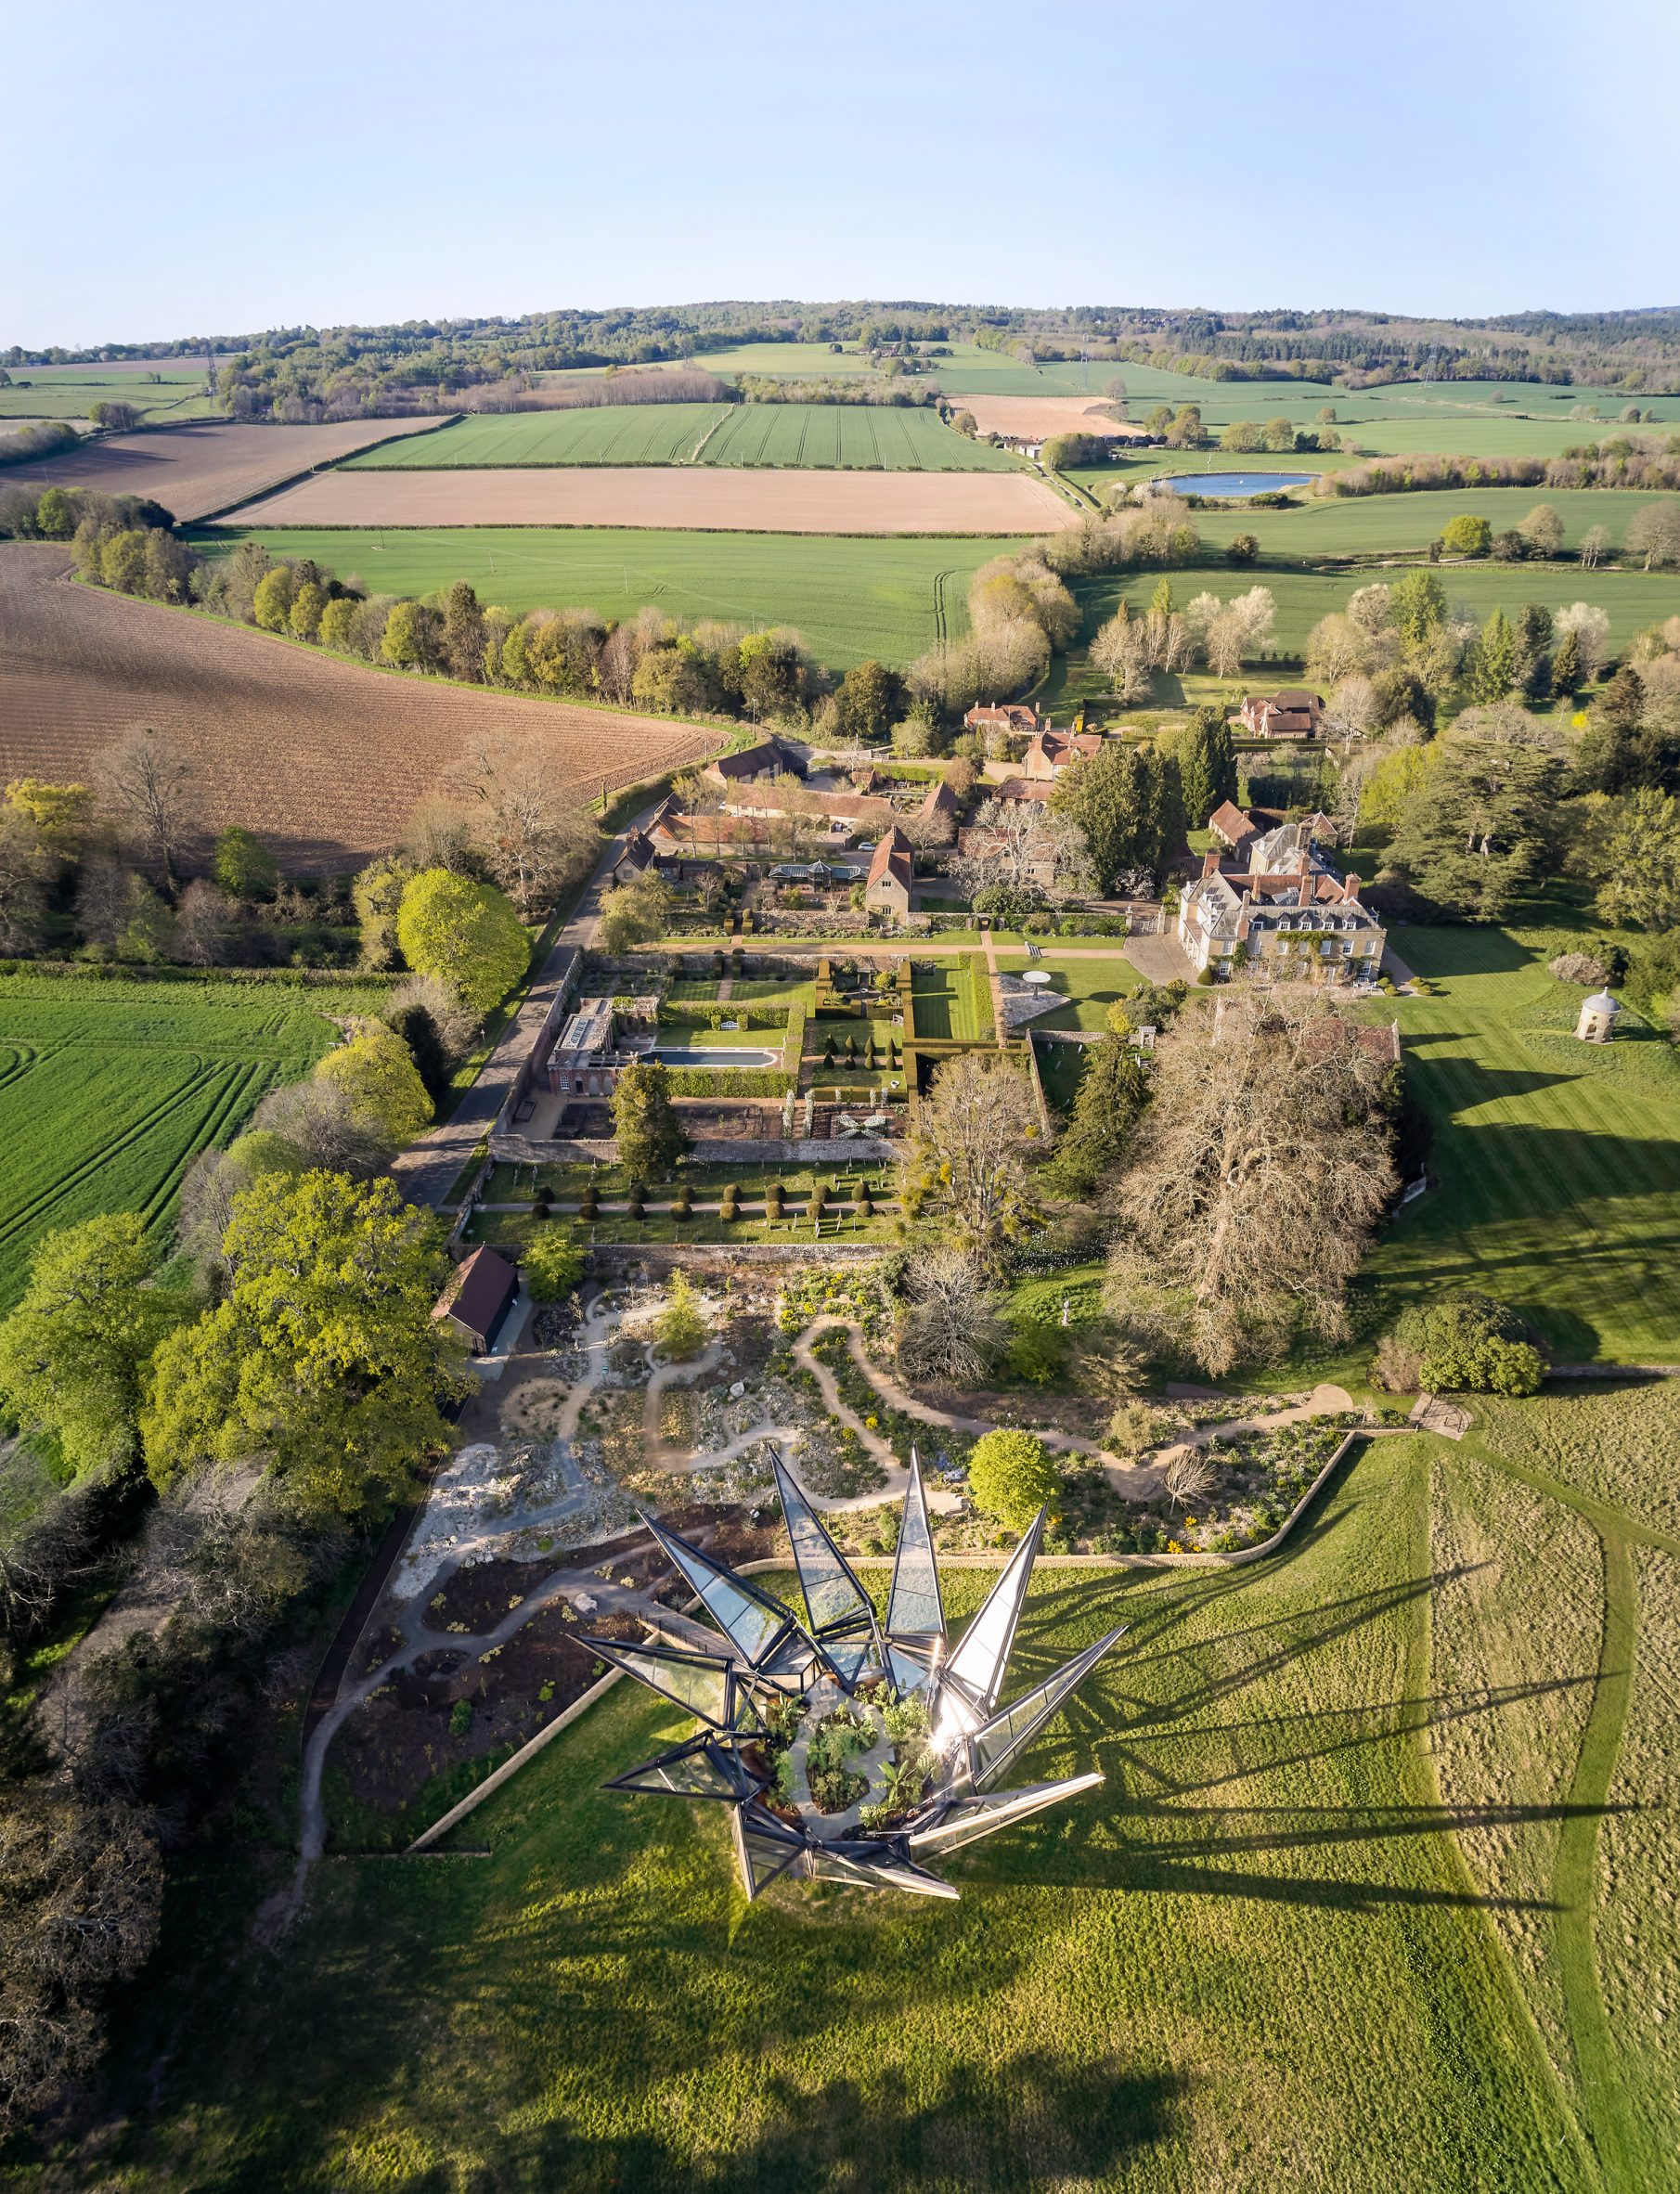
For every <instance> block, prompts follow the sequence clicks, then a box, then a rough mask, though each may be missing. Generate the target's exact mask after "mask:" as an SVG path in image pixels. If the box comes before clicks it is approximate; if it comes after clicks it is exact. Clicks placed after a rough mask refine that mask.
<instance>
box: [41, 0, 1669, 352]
mask: <svg viewBox="0 0 1680 2194" xmlns="http://www.w3.org/2000/svg"><path fill="white" fill-rule="evenodd" d="M8 18H9V19H8V20H7V22H6V30H5V35H4V45H3V47H0V50H3V51H4V54H5V62H6V78H7V83H8V91H9V97H8V98H7V101H6V108H7V113H6V150H5V154H4V170H3V171H0V172H3V174H4V176H5V197H6V217H5V219H4V220H3V221H0V347H5V346H6V345H7V344H9V343H12V342H19V343H22V344H25V345H27V346H31V347H34V346H39V345H45V344H49V343H61V344H65V345H68V346H82V345H88V344H93V343H98V342H140V341H145V340H148V339H152V338H167V337H175V336H186V335H232V334H241V333H250V332H254V331H255V330H258V329H264V328H271V327H284V326H291V325H296V324H299V323H311V324H313V325H315V326H317V327H328V326H333V325H337V324H342V323H344V322H352V321H360V322H379V321H386V320H400V319H407V318H433V317H435V318H446V317H450V316H469V315H489V314H517V313H521V312H527V311H536V310H541V309H544V308H549V307H558V306H567V305H578V306H604V305H614V304H653V303H686V302H691V301H695V300H701V299H717V298H743V299H758V298H800V299H805V300H810V301H821V300H827V299H836V298H847V297H850V298H880V299H920V300H925V301H928V302H933V303H997V304H1016V305H1066V304H1077V303H1112V304H1155V305H1180V306H1182V305H1193V304H1200V305H1207V306H1211V307H1215V308H1220V309H1225V310H1243V309H1260V308H1265V307H1269V306H1279V305H1294V306H1299V307H1312V306H1315V305H1316V306H1324V305H1336V306H1344V307H1355V306H1358V307H1367V308H1376V309H1380V310H1385V311H1389V312H1398V313H1422V314H1430V315H1443V316H1482V315H1487V314H1494V313H1501V312H1509V311H1517V310H1522V309H1528V308H1538V307H1551V308H1553V309H1556V310H1559V311H1581V310H1589V309H1595V308H1607V309H1608V308H1614V307H1626V306H1633V305H1640V304H1646V305H1652V304H1667V305H1674V304H1680V249H1677V242H1676V232H1675V228H1674V204H1675V201H1676V197H1677V195H1680V193H1677V190H1676V186H1677V185H1680V133H1676V132H1675V131H1674V130H1673V129H1672V128H1671V127H1670V126H1669V125H1668V123H1666V121H1664V119H1663V115H1662V101H1663V100H1665V99H1666V97H1667V91H1666V88H1663V87H1667V86H1669V85H1671V84H1673V83H1674V76H1675V67H1676V63H1677V62H1680V7H1676V6H1674V5H1673V0H1596V4H1594V5H1588V4H1587V0H1568V4H1565V0H1523V4H1521V5H1516V4H1513V0H1409V4H1408V5H1406V6H1401V7H1389V8H1385V9H1381V10H1367V9H1363V8H1359V7H1349V6H1346V5H1345V0H1339V4H1338V5H1336V6H1331V5H1328V4H1326V0H1273V5H1272V6H1267V7H1263V8H1261V7H1256V6H1252V5H1249V6H1237V5H1235V4H1234V0H1201V4H1200V5H1199V6H1196V7H1195V8H1194V9H1188V8H1179V9H1173V8H1168V7H1164V6H1158V5H1157V6H1154V7H1152V8H1150V9H1148V10H1147V11H1144V10H1140V9H1138V8H1137V7H1136V6H1132V5H1128V4H1127V0H1104V4H1102V5H1095V4H1092V0H1033V4H1032V5H1030V6H1024V5H1017V6H1001V5H999V4H998V0H964V4H963V6H929V5H924V4H920V0H901V4H899V5H885V4H883V0H840V5H837V6H834V5H831V6H827V7H800V6H795V5H794V4H793V0H772V4H766V0H733V4H732V5H731V6H728V7H716V8H703V7H701V6H696V5H693V0H689V4H688V5H677V4H674V0H625V4H624V5H621V6H617V7H604V6H599V5H598V6H591V7H583V6H576V5H575V4H574V0H548V4H547V5H545V4H543V0H498V6H495V7H494V8H493V9H485V10H482V11H480V10H476V9H474V8H473V7H472V6H463V5H461V4H460V0H453V4H452V5H449V6H442V5H438V4H436V0H405V5H403V6H394V5H392V4H391V0H335V4H334V5H331V6H328V5H323V4H322V0H289V4H288V5H287V6H284V7H281V8H278V9H275V8H247V9H238V10H235V9H227V10H220V11H216V12H215V13H214V14H213V15H212V14H210V13H208V12H207V13H205V14H203V15H202V16H201V17H200V19H199V20H198V21H196V22H195V21H194V20H193V19H191V18H190V17H187V18H185V19H184V18H182V17H179V16H174V15H169V14H167V13H166V14H163V15H160V14H159V13H158V11H157V10H156V9H154V8H148V7H139V8H136V7H135V6H133V5H132V0H124V4H123V5H122V6H116V5H113V4H111V0H58V4H57V5H56V6H53V7H50V8H46V7H39V6H37V7H23V6H13V7H12V8H11V9H10V10H8ZM1654 90H1655V91H1657V92H1658V93H1659V96H1658V97H1656V98H1654V99H1653V97H1650V96H1648V95H1649V94H1650V93H1651V92H1653V91H1654Z"/></svg>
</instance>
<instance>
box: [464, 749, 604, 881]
mask: <svg viewBox="0 0 1680 2194" xmlns="http://www.w3.org/2000/svg"><path fill="white" fill-rule="evenodd" d="M458 774H459V781H460V782H461V784H462V786H463V789H464V790H465V792H466V794H467V796H468V798H469V800H470V802H471V803H472V813H473V817H474V820H475V822H476V826H477V829H476V834H477V837H478V841H479V843H480V845H482V846H483V848H484V854H485V865H486V866H487V867H488V869H489V871H490V873H491V875H492V876H493V877H494V878H495V880H496V882H497V883H498V884H499V885H500V886H501V888H502V890H503V891H505V892H506V893H507V895H508V897H510V899H511V900H512V901H513V904H514V905H515V906H516V907H517V908H518V909H519V910H520V912H521V913H522V914H527V913H529V912H530V911H531V910H532V909H533V908H534V907H539V906H546V905H548V904H549V903H550V902H551V901H552V900H553V898H554V897H555V896H556V894H557V893H559V892H560V891H561V890H562V889H563V888H564V886H565V885H566V884H569V883H571V882H573V881H574V880H575V878H576V877H578V876H580V875H581V874H582V873H583V871H584V870H585V868H586V867H587V866H588V862H589V861H590V859H591V858H592V857H593V855H594V853H595V851H596V848H597V847H598V846H599V845H600V843H601V833H600V832H598V831H597V830H596V829H595V828H594V826H593V824H592V823H590V821H589V820H588V817H587V816H586V815H585V814H584V813H583V812H582V810H581V809H580V808H579V807H577V805H576V803H575V801H567V800H565V799H563V798H562V795H561V794H560V793H559V792H558V791H557V789H556V788H555V785H554V782H553V779H552V776H551V773H550V770H549V766H548V763H547V761H546V760H545V758H544V756H543V755H541V754H540V753H538V752H537V750H536V747H535V746H534V745H533V743H532V742H530V741H528V740H514V739H499V740H484V741H481V742H479V743H478V744H476V745H475V746H474V747H473V748H472V750H471V752H470V753H469V754H468V755H467V756H466V758H465V761H464V763H463V764H462V766H461V768H460V770H459V773H458Z"/></svg>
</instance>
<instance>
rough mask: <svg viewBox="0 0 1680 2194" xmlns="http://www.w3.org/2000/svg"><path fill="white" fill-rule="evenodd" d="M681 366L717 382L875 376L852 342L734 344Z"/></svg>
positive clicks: (864, 356)
mask: <svg viewBox="0 0 1680 2194" xmlns="http://www.w3.org/2000/svg"><path fill="white" fill-rule="evenodd" d="M934 363H935V364H936V365H937V364H939V363H940V361H939V360H937V359H936V360H935V361H934ZM683 365H684V368H687V369H691V370H696V371H699V372H703V373H715V374H717V378H718V379H719V380H720V381H730V380H732V379H733V378H734V377H735V375H737V374H739V373H762V374H764V375H766V376H767V377H768V378H769V379H770V380H772V381H807V380H815V381H857V380H859V379H864V380H870V379H872V378H873V377H874V373H875V368H874V367H873V366H872V364H871V363H870V361H869V359H868V357H867V356H866V355H864V354H863V352H861V351H860V350H859V349H858V347H857V345H856V344H855V343H850V344H847V346H846V349H845V350H844V351H834V350H831V349H830V348H829V346H828V344H827V343H825V342H734V343H730V345H729V347H728V348H727V349H726V350H721V351H697V352H696V353H695V354H694V355H693V357H691V358H686V359H684V361H683Z"/></svg>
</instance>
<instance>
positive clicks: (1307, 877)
mask: <svg viewBox="0 0 1680 2194" xmlns="http://www.w3.org/2000/svg"><path fill="white" fill-rule="evenodd" d="M1359 881H1360V880H1359V878H1358V877H1357V876H1355V875H1352V874H1351V873H1350V874H1349V875H1346V876H1338V874H1337V873H1336V872H1335V871H1334V870H1333V869H1332V868H1331V867H1330V866H1329V864H1328V862H1326V861H1325V858H1324V857H1323V856H1322V855H1321V854H1320V853H1319V851H1318V849H1317V847H1316V845H1314V843H1313V835H1312V827H1311V825H1310V824H1308V823H1281V824H1279V825H1278V826H1277V828H1276V829H1274V830H1271V831H1268V832H1265V833H1264V834H1263V835H1261V836H1260V837H1257V838H1254V839H1252V840H1250V841H1248V842H1247V845H1245V846H1244V847H1243V848H1242V850H1241V851H1240V853H1239V854H1238V855H1237V856H1236V858H1235V859H1234V860H1232V861H1231V862H1230V863H1229V864H1228V865H1227V863H1226V862H1225V861H1224V860H1223V859H1221V855H1220V854H1219V852H1218V851H1217V850H1214V851H1210V852H1208V854H1206V855H1205V856H1204V857H1203V863H1202V873H1201V875H1200V876H1198V877H1197V878H1196V880H1195V883H1194V884H1190V885H1189V886H1187V888H1186V889H1185V891H1184V892H1183V894H1182V897H1181V898H1180V900H1179V915H1178V939H1179V943H1180V944H1181V945H1182V947H1183V949H1184V950H1185V951H1186V952H1187V953H1188V954H1189V956H1190V959H1191V961H1192V962H1193V963H1194V965H1195V968H1196V969H1197V971H1198V972H1199V971H1200V970H1201V969H1203V968H1207V967H1211V968H1213V969H1214V971H1215V972H1216V973H1218V974H1230V973H1231V972H1232V971H1233V970H1234V969H1236V968H1238V967H1241V966H1243V965H1244V964H1245V963H1247V964H1251V965H1258V966H1262V967H1264V968H1265V969H1266V970H1267V972H1268V973H1269V974H1273V975H1277V976H1284V977H1289V976H1294V977H1297V978H1304V977H1306V976H1308V975H1309V974H1312V975H1315V976H1317V977H1318V978H1319V979H1321V980H1327V981H1330V982H1340V983H1345V982H1350V981H1356V980H1360V979H1362V978H1366V977H1371V976H1375V974H1376V972H1377V969H1378V968H1379V967H1380V966H1381V964H1382V955H1383V946H1384V943H1385V939H1386V933H1385V932H1384V929H1383V925H1382V923H1380V922H1378V920H1377V919H1376V915H1375V914H1373V913H1372V912H1371V911H1370V910H1369V908H1367V907H1365V906H1364V905H1363V903H1362V902H1361V899H1360V896H1359Z"/></svg>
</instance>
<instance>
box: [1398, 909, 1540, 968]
mask: <svg viewBox="0 0 1680 2194" xmlns="http://www.w3.org/2000/svg"><path fill="white" fill-rule="evenodd" d="M1393 935H1394V949H1395V950H1396V951H1397V952H1398V953H1399V954H1400V957H1401V958H1402V960H1403V961H1405V963H1406V965H1407V966H1408V967H1412V968H1415V969H1416V971H1417V973H1418V974H1420V975H1424V976H1427V977H1428V979H1429V980H1430V981H1443V982H1450V981H1451V980H1452V978H1453V977H1454V975H1508V974H1515V973H1516V972H1517V970H1518V968H1525V967H1532V966H1533V964H1534V961H1535V959H1536V954H1535V952H1534V949H1533V947H1532V946H1531V945H1524V944H1522V943H1520V942H1519V941H1518V939H1517V938H1516V937H1514V936H1511V935H1510V934H1509V932H1508V931H1506V930H1503V929H1495V928H1494V927H1493V926H1492V925H1491V924H1490V925H1489V926H1488V927H1486V928H1483V927H1482V926H1481V925H1480V923H1477V924H1471V923H1454V924H1450V925H1449V924H1445V923H1443V924H1442V925H1441V927H1440V928H1439V929H1438V928H1436V927H1435V926H1434V925H1433V924H1432V923H1402V924H1400V925H1399V926H1398V927H1397V928H1396V929H1395V931H1394V933H1393ZM1432 937H1434V938H1439V939H1440V940H1441V943H1442V944H1443V945H1448V947H1449V949H1446V950H1443V951H1441V952H1432V951H1431V950H1430V949H1429V943H1428V940H1429V939H1430V938H1432ZM1449 941H1450V943H1449ZM1408 946H1412V947H1415V952H1414V951H1412V950H1408V949H1407V948H1408ZM1430 961H1435V965H1434V966H1433V967H1431V966H1430V964H1429V962H1430Z"/></svg>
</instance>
